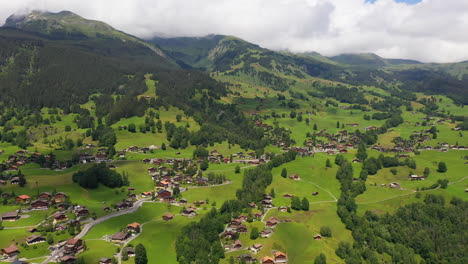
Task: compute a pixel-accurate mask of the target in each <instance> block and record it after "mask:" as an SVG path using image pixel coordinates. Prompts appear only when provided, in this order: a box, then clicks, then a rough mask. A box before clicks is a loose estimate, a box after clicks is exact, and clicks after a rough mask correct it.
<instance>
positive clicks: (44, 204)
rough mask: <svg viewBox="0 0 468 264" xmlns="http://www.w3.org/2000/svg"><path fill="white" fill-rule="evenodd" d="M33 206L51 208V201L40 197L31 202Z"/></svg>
mask: <svg viewBox="0 0 468 264" xmlns="http://www.w3.org/2000/svg"><path fill="white" fill-rule="evenodd" d="M31 208H32V209H35V210H43V209H47V208H49V201H47V200H43V199H39V200H34V201H32V202H31Z"/></svg>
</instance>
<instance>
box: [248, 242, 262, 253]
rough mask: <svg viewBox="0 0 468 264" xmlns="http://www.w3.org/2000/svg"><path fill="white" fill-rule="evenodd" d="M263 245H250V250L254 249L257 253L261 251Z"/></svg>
mask: <svg viewBox="0 0 468 264" xmlns="http://www.w3.org/2000/svg"><path fill="white" fill-rule="evenodd" d="M262 247H263V245H262V244H253V245H252V246H251V247H250V251H252V252H253V253H255V254H257V253H258V251H260V249H262Z"/></svg>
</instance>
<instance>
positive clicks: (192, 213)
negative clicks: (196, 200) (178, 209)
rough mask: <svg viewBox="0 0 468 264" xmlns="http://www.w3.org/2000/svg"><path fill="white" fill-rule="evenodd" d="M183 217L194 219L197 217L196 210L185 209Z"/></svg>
mask: <svg viewBox="0 0 468 264" xmlns="http://www.w3.org/2000/svg"><path fill="white" fill-rule="evenodd" d="M182 215H184V216H188V217H194V216H196V215H197V213H196V212H195V209H194V208H192V207H189V208H185V209H184V210H183V211H182Z"/></svg>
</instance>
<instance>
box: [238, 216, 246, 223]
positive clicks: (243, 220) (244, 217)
mask: <svg viewBox="0 0 468 264" xmlns="http://www.w3.org/2000/svg"><path fill="white" fill-rule="evenodd" d="M237 219H239V220H240V221H241V222H245V221H247V216H245V215H239V217H238V218H237Z"/></svg>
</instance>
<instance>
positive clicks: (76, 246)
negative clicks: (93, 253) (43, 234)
mask: <svg viewBox="0 0 468 264" xmlns="http://www.w3.org/2000/svg"><path fill="white" fill-rule="evenodd" d="M83 248H84V245H83V240H81V239H75V238H69V239H68V240H67V242H65V246H64V249H65V254H68V255H69V254H77V253H79V252H80V251H81V250H82V249H83Z"/></svg>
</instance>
